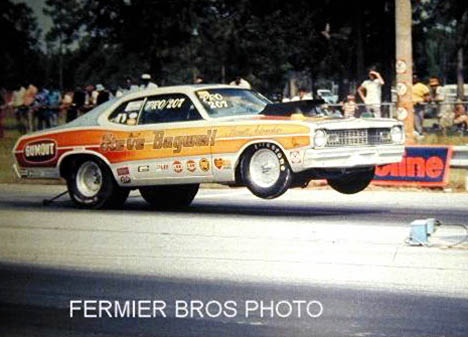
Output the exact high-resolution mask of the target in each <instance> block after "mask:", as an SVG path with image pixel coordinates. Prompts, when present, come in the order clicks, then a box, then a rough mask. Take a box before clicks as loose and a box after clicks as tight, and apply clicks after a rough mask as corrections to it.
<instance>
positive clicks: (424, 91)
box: [412, 74, 431, 136]
mask: <svg viewBox="0 0 468 337" xmlns="http://www.w3.org/2000/svg"><path fill="white" fill-rule="evenodd" d="M412 92H413V107H414V129H415V131H416V132H417V133H418V134H419V136H422V133H423V124H424V111H425V107H426V102H428V101H429V100H430V93H431V91H430V90H429V88H428V87H427V86H426V85H425V84H423V83H422V82H421V81H420V80H419V78H418V75H416V74H414V75H413V89H412Z"/></svg>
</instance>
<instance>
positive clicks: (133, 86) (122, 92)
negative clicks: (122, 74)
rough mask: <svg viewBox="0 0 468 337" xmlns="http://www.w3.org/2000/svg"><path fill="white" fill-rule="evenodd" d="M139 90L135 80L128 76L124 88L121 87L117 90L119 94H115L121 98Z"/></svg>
mask: <svg viewBox="0 0 468 337" xmlns="http://www.w3.org/2000/svg"><path fill="white" fill-rule="evenodd" d="M138 89H139V87H138V85H136V84H133V80H132V78H131V77H130V76H127V77H126V78H125V84H124V85H123V87H119V89H117V92H116V93H115V97H121V96H122V95H125V94H126V93H129V92H132V91H137V90H138Z"/></svg>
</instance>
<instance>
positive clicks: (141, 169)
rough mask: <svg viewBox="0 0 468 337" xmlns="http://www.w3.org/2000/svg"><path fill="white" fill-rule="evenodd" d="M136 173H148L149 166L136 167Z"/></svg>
mask: <svg viewBox="0 0 468 337" xmlns="http://www.w3.org/2000/svg"><path fill="white" fill-rule="evenodd" d="M138 172H140V173H141V172H149V165H144V166H138Z"/></svg>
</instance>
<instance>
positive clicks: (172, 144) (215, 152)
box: [13, 85, 405, 208]
mask: <svg viewBox="0 0 468 337" xmlns="http://www.w3.org/2000/svg"><path fill="white" fill-rule="evenodd" d="M404 141H405V139H404V132H403V126H402V124H401V122H398V121H396V120H393V119H354V118H353V119H343V118H338V117H329V116H326V115H324V113H323V111H321V110H320V104H317V102H315V101H300V102H291V103H283V104H272V103H271V102H270V101H269V100H268V99H266V98H265V97H264V96H262V95H261V94H259V93H258V92H256V91H254V90H247V89H240V88H237V87H233V86H227V85H187V86H172V87H161V88H155V89H150V90H143V91H138V92H131V93H129V94H127V95H124V96H122V97H119V98H116V99H113V100H111V101H108V102H106V103H104V104H102V105H100V106H98V107H96V108H95V109H94V110H91V111H90V112H88V113H86V114H85V115H83V116H81V117H79V118H78V119H76V120H74V121H72V122H70V123H68V124H65V125H62V126H59V127H56V128H53V129H49V130H45V131H40V132H35V133H32V134H29V135H25V136H23V137H21V138H20V139H19V140H18V142H17V143H16V145H15V147H14V149H13V154H14V157H15V165H14V170H15V171H16V173H17V175H18V176H19V177H24V178H52V179H57V178H62V179H64V180H65V181H66V183H67V187H68V192H69V194H70V197H71V199H72V200H73V201H74V202H75V203H76V204H78V205H79V206H83V207H87V208H105V207H120V206H122V204H123V203H124V202H125V200H126V199H127V197H128V194H129V192H130V191H131V190H133V189H139V191H140V193H141V195H142V197H143V198H144V199H145V200H146V201H147V202H149V203H150V204H151V205H153V206H154V207H158V208H173V207H182V206H187V205H189V204H190V203H191V202H192V200H193V198H194V197H195V195H196V193H197V191H198V188H199V184H200V183H221V184H226V185H230V186H246V187H247V188H248V189H249V190H250V191H251V192H252V193H253V194H255V195H256V196H258V197H261V198H265V199H271V198H276V197H278V196H280V195H281V194H283V193H284V192H286V191H287V190H288V188H291V187H299V186H306V185H307V184H308V183H309V181H310V180H312V179H326V180H327V181H328V183H329V185H330V186H331V187H332V188H334V189H335V190H337V191H339V192H341V193H346V194H352V193H357V192H359V191H361V190H363V189H364V188H366V187H367V186H368V185H369V183H370V181H371V180H372V179H373V177H374V169H375V167H376V166H378V165H383V164H388V163H393V162H399V161H401V159H402V155H403V151H404V146H403V144H404Z"/></svg>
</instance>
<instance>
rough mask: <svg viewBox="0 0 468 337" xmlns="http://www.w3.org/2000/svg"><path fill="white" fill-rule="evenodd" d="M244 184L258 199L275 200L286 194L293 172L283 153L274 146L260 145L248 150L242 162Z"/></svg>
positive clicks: (241, 171) (241, 169) (241, 170)
mask: <svg viewBox="0 0 468 337" xmlns="http://www.w3.org/2000/svg"><path fill="white" fill-rule="evenodd" d="M240 173H241V178H242V182H243V183H244V184H245V185H246V186H247V188H248V189H249V190H250V191H251V192H252V193H253V194H255V195H256V196H257V197H260V198H264V199H273V198H276V197H279V196H280V195H282V194H283V193H284V192H286V191H287V190H288V188H289V186H290V185H291V182H292V171H291V168H290V167H289V164H288V162H287V160H286V156H285V155H284V153H283V151H281V149H280V148H279V147H278V146H277V145H274V144H270V143H259V144H255V145H253V146H252V147H250V148H248V149H247V150H246V152H245V153H244V154H243V156H242V159H241V162H240Z"/></svg>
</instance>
